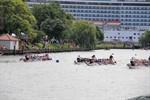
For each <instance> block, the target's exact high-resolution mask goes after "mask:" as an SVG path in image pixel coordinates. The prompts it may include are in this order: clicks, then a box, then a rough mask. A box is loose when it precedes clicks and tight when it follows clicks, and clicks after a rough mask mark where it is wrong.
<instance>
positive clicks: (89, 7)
mask: <svg viewBox="0 0 150 100" xmlns="http://www.w3.org/2000/svg"><path fill="white" fill-rule="evenodd" d="M106 6H108V5H106ZM61 7H62V8H83V9H110V10H112V9H114V10H150V7H140V6H139V7H94V6H68V5H61Z"/></svg>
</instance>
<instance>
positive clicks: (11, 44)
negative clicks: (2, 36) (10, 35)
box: [0, 41, 19, 50]
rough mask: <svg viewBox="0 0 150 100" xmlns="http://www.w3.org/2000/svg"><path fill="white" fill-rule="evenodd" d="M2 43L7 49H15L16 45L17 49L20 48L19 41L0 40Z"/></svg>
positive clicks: (0, 43)
mask: <svg viewBox="0 0 150 100" xmlns="http://www.w3.org/2000/svg"><path fill="white" fill-rule="evenodd" d="M0 45H2V46H5V47H6V49H10V50H14V46H15V49H16V50H18V49H19V41H0Z"/></svg>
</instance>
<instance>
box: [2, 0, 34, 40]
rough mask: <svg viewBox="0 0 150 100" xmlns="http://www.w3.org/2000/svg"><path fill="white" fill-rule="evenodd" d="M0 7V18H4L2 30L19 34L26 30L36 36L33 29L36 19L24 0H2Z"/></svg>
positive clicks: (30, 34)
mask: <svg viewBox="0 0 150 100" xmlns="http://www.w3.org/2000/svg"><path fill="white" fill-rule="evenodd" d="M0 8H1V10H0V11H1V12H0V13H1V14H0V16H1V17H0V18H1V19H3V20H4V21H3V23H2V25H1V28H0V31H1V32H3V33H6V32H8V33H11V32H14V33H16V34H17V35H19V33H20V32H24V33H26V34H27V35H29V36H30V37H34V38H35V37H36V34H35V33H34V30H33V26H34V25H35V24H36V19H35V17H34V16H33V15H32V13H31V11H30V9H29V8H28V7H27V5H26V4H25V3H24V2H23V1H22V0H0Z"/></svg>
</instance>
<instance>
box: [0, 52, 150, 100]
mask: <svg viewBox="0 0 150 100" xmlns="http://www.w3.org/2000/svg"><path fill="white" fill-rule="evenodd" d="M112 53H113V54H114V59H115V60H116V61H117V64H116V65H95V66H87V65H86V64H80V65H75V64H74V60H76V58H77V56H78V55H80V56H81V57H89V58H90V57H91V56H92V55H95V56H96V57H97V58H108V57H109V56H110V55H111V54H112ZM40 55H42V54H40ZM49 56H50V57H52V60H50V61H38V62H22V61H19V59H20V58H23V57H24V56H23V55H17V56H13V55H11V56H5V55H3V56H0V100H127V99H129V98H133V97H137V96H143V95H150V67H140V68H137V69H129V68H128V67H127V66H126V65H127V63H129V61H130V59H131V57H135V58H138V59H148V57H149V56H150V51H149V50H119V49H117V50H115V49H111V50H95V51H85V52H84V51H83V52H63V53H49Z"/></svg>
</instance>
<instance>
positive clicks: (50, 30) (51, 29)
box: [41, 18, 65, 38]
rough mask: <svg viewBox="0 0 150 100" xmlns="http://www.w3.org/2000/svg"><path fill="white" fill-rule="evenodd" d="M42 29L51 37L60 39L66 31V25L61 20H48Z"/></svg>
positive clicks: (44, 22) (42, 25) (43, 23)
mask: <svg viewBox="0 0 150 100" xmlns="http://www.w3.org/2000/svg"><path fill="white" fill-rule="evenodd" d="M41 29H42V30H43V31H44V32H45V33H46V34H47V35H48V36H49V37H51V38H52V37H56V38H60V37H61V35H62V34H61V33H62V31H63V30H64V29H65V25H64V23H63V22H62V21H61V20H60V19H53V20H52V19H50V18H47V19H46V20H45V21H43V22H42V24H41Z"/></svg>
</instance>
